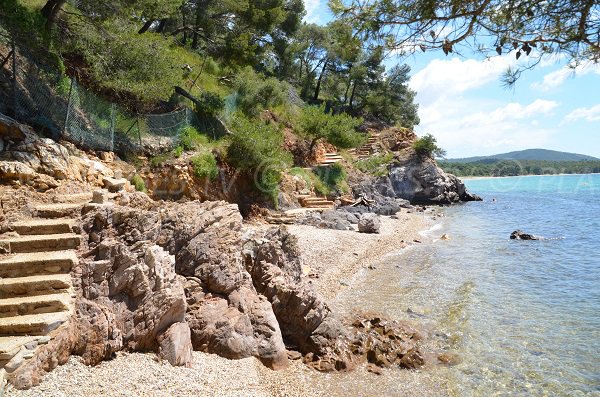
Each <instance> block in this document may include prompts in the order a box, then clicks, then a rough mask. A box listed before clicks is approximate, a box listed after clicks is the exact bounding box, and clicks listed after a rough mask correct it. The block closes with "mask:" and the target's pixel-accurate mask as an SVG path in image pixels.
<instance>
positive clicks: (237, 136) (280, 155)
mask: <svg viewBox="0 0 600 397" xmlns="http://www.w3.org/2000/svg"><path fill="white" fill-rule="evenodd" d="M231 124H232V125H231V128H232V130H233V135H232V136H231V138H230V140H231V142H230V145H229V147H228V148H227V154H226V155H227V159H228V160H229V162H231V164H232V165H234V166H235V167H237V168H238V169H241V170H244V171H247V172H249V173H251V174H252V175H253V177H254V184H255V187H256V188H257V189H258V190H260V191H262V192H263V193H266V194H268V195H269V196H270V197H271V198H272V199H273V200H274V201H275V199H276V196H277V192H278V186H279V182H280V181H281V173H282V171H283V170H285V169H287V168H289V167H290V166H291V164H292V158H291V155H290V154H289V153H287V152H285V151H284V150H283V149H282V145H283V134H282V133H281V132H279V131H277V130H276V129H275V128H274V127H273V126H271V125H269V124H266V123H264V122H261V121H252V120H249V119H247V118H245V117H243V116H237V117H235V118H234V119H233V121H232V123H231Z"/></svg>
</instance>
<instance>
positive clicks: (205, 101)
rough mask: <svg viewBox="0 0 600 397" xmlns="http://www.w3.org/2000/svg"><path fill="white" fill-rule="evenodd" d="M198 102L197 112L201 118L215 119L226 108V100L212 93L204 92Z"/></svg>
mask: <svg viewBox="0 0 600 397" xmlns="http://www.w3.org/2000/svg"><path fill="white" fill-rule="evenodd" d="M198 100H199V103H196V112H198V114H199V115H200V116H201V117H215V116H216V115H217V114H218V113H219V112H220V111H221V110H223V108H224V107H225V100H224V99H223V98H221V97H220V96H219V95H218V94H215V93H212V92H207V91H205V92H203V93H202V94H200V95H199V97H198Z"/></svg>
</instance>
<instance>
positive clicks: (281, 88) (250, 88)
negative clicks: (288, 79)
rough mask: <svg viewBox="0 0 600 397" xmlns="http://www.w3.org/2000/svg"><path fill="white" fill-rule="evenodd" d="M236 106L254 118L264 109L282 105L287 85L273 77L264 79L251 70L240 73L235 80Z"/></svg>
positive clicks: (246, 69) (286, 94) (286, 93)
mask: <svg viewBox="0 0 600 397" xmlns="http://www.w3.org/2000/svg"><path fill="white" fill-rule="evenodd" d="M234 88H235V89H236V91H237V94H238V96H237V105H238V107H239V109H240V110H241V111H242V112H243V113H244V114H245V115H246V116H249V117H256V116H258V115H259V114H260V112H261V111H262V110H264V109H271V108H274V107H276V106H280V105H282V104H284V103H285V102H286V100H287V97H288V91H289V88H288V85H287V84H285V83H282V82H280V81H279V80H277V79H276V78H274V77H269V78H265V77H264V76H261V75H260V74H258V73H256V72H254V71H253V70H252V69H251V68H245V69H244V70H242V71H240V72H239V73H238V74H237V75H236V78H235V81H234Z"/></svg>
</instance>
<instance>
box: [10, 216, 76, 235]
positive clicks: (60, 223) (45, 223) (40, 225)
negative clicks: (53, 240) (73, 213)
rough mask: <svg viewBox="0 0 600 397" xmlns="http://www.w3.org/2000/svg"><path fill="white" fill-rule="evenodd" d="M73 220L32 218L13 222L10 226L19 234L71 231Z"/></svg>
mask: <svg viewBox="0 0 600 397" xmlns="http://www.w3.org/2000/svg"><path fill="white" fill-rule="evenodd" d="M74 224H75V221H74V220H72V219H32V220H28V221H22V222H15V223H13V224H12V228H13V229H14V231H15V232H17V233H19V234H20V235H22V236H23V235H32V234H61V233H72V232H73V225H74Z"/></svg>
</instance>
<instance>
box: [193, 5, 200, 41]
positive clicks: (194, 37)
mask: <svg viewBox="0 0 600 397" xmlns="http://www.w3.org/2000/svg"><path fill="white" fill-rule="evenodd" d="M200 3H201V2H200V1H198V2H196V23H195V29H194V34H193V35H192V48H193V49H194V50H197V49H198V38H199V37H198V29H199V28H200V23H201V22H202V7H200Z"/></svg>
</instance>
